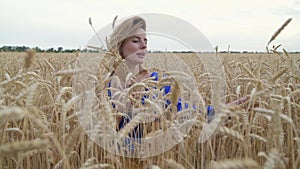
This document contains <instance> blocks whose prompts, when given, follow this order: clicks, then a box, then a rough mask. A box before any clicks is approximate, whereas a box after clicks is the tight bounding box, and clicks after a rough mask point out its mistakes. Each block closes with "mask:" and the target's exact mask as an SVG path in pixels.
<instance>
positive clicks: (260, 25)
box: [0, 0, 300, 51]
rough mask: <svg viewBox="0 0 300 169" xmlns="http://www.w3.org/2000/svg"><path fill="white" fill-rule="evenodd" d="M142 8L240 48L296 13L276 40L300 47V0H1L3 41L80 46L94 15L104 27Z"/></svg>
mask: <svg viewBox="0 0 300 169" xmlns="http://www.w3.org/2000/svg"><path fill="white" fill-rule="evenodd" d="M141 13H161V14H167V15H171V16H174V17H178V18H180V19H182V20H185V21H187V22H188V23H190V24H191V25H193V26H195V27H196V28H197V29H198V30H199V31H201V32H202V34H203V35H204V36H205V37H206V38H207V39H208V40H209V42H210V43H211V44H212V46H213V47H215V46H218V47H219V49H220V50H227V48H228V46H229V45H230V50H238V51H265V47H266V44H267V42H268V41H269V39H270V38H271V36H272V34H273V33H274V32H275V31H276V30H277V29H278V28H279V27H280V26H281V25H282V24H283V23H284V22H285V21H286V20H287V19H288V18H293V20H292V21H291V23H290V24H289V25H288V26H287V27H286V28H285V29H284V30H283V31H282V32H281V33H280V35H279V36H278V37H277V38H276V40H275V41H274V42H273V43H272V44H271V45H273V44H275V45H278V44H282V46H283V47H284V48H285V49H286V50H288V51H300V45H299V44H300V1H299V0H272V1H271V0H252V1H246V0H245V1H244V0H227V1H225V0H211V1H203V0H197V1H196V0H195V1H189V0H172V1H169V0H168V1H167V0H160V1H154V0H153V1H150V0H145V1H144V0H131V1H129V0H126V1H112V0H109V1H100V0H23V1H21V0H0V23H1V26H0V46H3V45H12V46H20V45H25V46H30V47H35V46H38V47H41V48H45V49H47V48H51V47H54V48H57V47H59V46H61V47H63V48H79V47H82V46H84V45H85V44H86V43H87V42H88V41H89V39H90V38H91V37H92V36H93V35H94V32H93V30H92V28H91V27H90V25H89V24H88V18H89V17H91V18H92V20H93V25H94V27H95V29H96V30H100V29H101V28H103V27H104V26H106V25H108V24H109V23H111V22H112V20H113V18H114V17H115V16H116V15H118V17H119V18H123V17H127V16H130V15H136V14H141ZM172 29H178V28H176V27H175V28H172ZM181 31H184V30H181ZM149 41H150V42H151V39H149Z"/></svg>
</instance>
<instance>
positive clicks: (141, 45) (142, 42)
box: [140, 41, 147, 49]
mask: <svg viewBox="0 0 300 169" xmlns="http://www.w3.org/2000/svg"><path fill="white" fill-rule="evenodd" d="M140 47H141V49H146V48H147V43H146V42H145V41H141V43H140Z"/></svg>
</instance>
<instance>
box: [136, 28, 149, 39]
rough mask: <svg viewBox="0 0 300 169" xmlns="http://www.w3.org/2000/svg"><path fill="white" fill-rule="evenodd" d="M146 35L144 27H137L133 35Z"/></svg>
mask: <svg viewBox="0 0 300 169" xmlns="http://www.w3.org/2000/svg"><path fill="white" fill-rule="evenodd" d="M135 36H136V37H145V36H146V32H145V30H144V29H142V28H140V29H137V30H136V31H135V32H134V35H133V37H135Z"/></svg>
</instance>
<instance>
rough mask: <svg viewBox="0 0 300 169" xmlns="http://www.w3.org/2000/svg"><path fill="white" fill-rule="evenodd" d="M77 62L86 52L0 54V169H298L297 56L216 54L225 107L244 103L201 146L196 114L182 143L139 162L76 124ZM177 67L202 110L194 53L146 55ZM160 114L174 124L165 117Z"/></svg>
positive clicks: (103, 109) (228, 111)
mask: <svg viewBox="0 0 300 169" xmlns="http://www.w3.org/2000/svg"><path fill="white" fill-rule="evenodd" d="M79 55H84V54H80V53H79V52H78V53H69V54H67V53H35V52H34V51H28V52H27V53H5V52H2V53H0V61H1V62H0V64H1V67H0V68H1V69H0V78H1V81H0V127H1V130H0V136H1V137H0V138H1V140H0V168H4V169H10V168H22V169H30V168H45V169H50V168H55V169H59V168H82V169H83V168H116V169H123V168H125V169H127V168H129V169H131V168H149V169H159V168H161V169H165V168H172V169H173V168H174V169H177V168H178V169H183V168H186V169H190V168H195V169H196V168H218V169H222V168H224V169H225V168H226V169H227V168H228V169H229V168H230V169H239V168H241V169H244V168H264V169H275V168H276V169H277V168H278V169H281V168H293V169H297V168H300V156H299V152H300V147H299V146H300V137H299V133H300V130H299V128H300V119H299V118H300V56H299V54H289V53H287V52H285V51H284V52H277V51H273V52H270V53H269V54H268V53H257V54H249V53H248V54H241V53H239V54H236V53H219V54H218V56H219V58H220V61H221V63H222V66H223V68H224V74H225V79H224V81H225V84H226V93H225V96H224V98H225V101H226V102H232V101H234V100H236V99H238V98H242V97H244V96H249V97H250V98H249V99H248V100H247V101H246V102H244V103H242V104H240V105H233V106H228V107H225V108H224V110H223V113H222V114H221V116H220V119H221V121H220V123H218V124H214V125H215V127H216V130H214V132H213V134H212V136H211V137H210V138H209V139H207V140H206V141H205V142H199V135H200V133H201V130H202V129H203V128H202V127H203V124H204V123H206V122H205V120H203V119H205V118H206V117H205V113H203V114H201V115H199V117H198V116H197V117H196V121H197V122H196V123H193V126H191V130H189V131H188V133H187V135H186V136H185V137H184V139H183V140H182V141H181V142H180V143H179V144H177V145H175V146H174V147H172V148H171V149H169V150H168V151H166V152H163V153H161V154H158V155H155V156H151V157H145V158H128V157H124V156H120V155H115V154H114V153H110V152H108V151H106V150H105V149H104V148H102V147H101V146H99V145H98V144H96V143H95V142H94V141H93V140H92V139H90V137H89V136H88V135H87V133H86V132H85V130H84V129H83V127H82V125H80V123H79V119H78V118H79V117H78V116H77V115H76V113H75V112H76V109H75V108H74V105H75V104H76V102H78V99H77V98H78V97H77V96H76V94H75V93H74V90H73V87H74V76H75V75H76V74H80V73H81V72H80V71H78V70H76V60H77V58H78V57H79ZM94 55H96V54H94ZM206 55H216V54H206ZM86 57H89V56H86ZM179 59H180V60H181V62H182V63H185V64H182V65H184V66H186V67H188V68H189V70H190V72H189V73H190V74H191V75H192V76H193V77H194V78H195V85H196V89H197V90H198V92H199V93H200V95H201V100H199V102H201V104H202V105H203V106H207V105H209V104H210V102H211V100H210V96H211V95H210V93H211V91H210V87H209V83H210V81H211V79H210V77H209V75H208V74H207V73H206V72H205V68H204V66H203V63H202V62H201V60H199V58H198V57H196V56H195V54H193V53H176V57H175V58H174V54H172V53H149V54H148V55H147V61H146V65H145V66H146V67H150V68H149V69H151V70H161V69H169V68H170V67H172V66H173V67H178V60H179ZM166 63H168V64H166ZM184 66H183V67H182V69H185V67H184ZM97 77H99V76H97ZM96 79H97V78H96ZM97 80H99V81H100V79H97ZM100 83H102V82H100ZM145 84H146V82H145ZM102 85H105V84H104V82H103V84H102ZM175 89H176V88H175ZM173 92H176V90H174V91H173ZM170 97H171V99H173V98H172V97H175V98H176V97H178V96H177V95H176V94H171V96H170ZM102 99H103V98H102ZM99 100H100V103H99V104H100V105H101V106H99V107H98V109H99V112H100V115H101V116H104V117H105V118H106V119H107V120H108V121H110V122H111V123H112V124H115V118H113V116H112V115H111V114H113V113H114V112H113V111H112V110H111V107H110V104H109V102H107V101H105V102H104V101H103V100H101V99H99ZM173 100H174V99H173ZM107 112H111V114H108V113H107ZM164 116H171V117H170V118H169V120H168V122H169V123H172V122H173V121H172V119H173V118H174V116H172V115H170V112H168V110H164V113H163V117H164ZM170 119H171V120H170ZM138 122H139V121H138ZM129 124H130V123H129ZM155 130H159V129H155ZM123 132H125V133H127V132H126V131H123ZM152 134H153V133H152ZM154 134H155V133H154Z"/></svg>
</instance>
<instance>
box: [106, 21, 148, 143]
mask: <svg viewBox="0 0 300 169" xmlns="http://www.w3.org/2000/svg"><path fill="white" fill-rule="evenodd" d="M107 46H108V48H109V51H110V57H116V59H114V61H113V62H114V63H112V64H113V71H112V72H111V74H110V76H111V79H112V80H111V81H110V83H109V84H108V86H109V88H110V89H109V90H108V95H109V97H110V98H111V99H113V100H117V101H119V102H121V103H123V104H118V105H117V104H113V107H114V108H116V109H117V111H118V112H121V113H123V115H124V114H125V116H122V117H118V118H117V124H118V126H117V130H121V129H122V128H123V127H124V126H125V125H126V123H129V122H130V120H131V119H132V118H133V115H132V106H133V104H132V103H127V99H125V98H122V97H121V96H120V93H122V91H124V90H126V89H128V88H129V87H130V86H131V85H132V84H133V83H138V82H141V81H142V80H144V79H146V78H149V77H151V76H153V75H154V74H153V73H152V74H151V73H150V72H149V71H148V70H146V69H145V68H144V67H143V66H142V64H143V63H144V61H145V57H146V52H147V36H146V22H145V20H144V19H143V18H141V17H138V16H134V17H131V18H129V19H127V20H125V21H123V22H122V23H121V24H120V25H118V26H117V27H116V28H115V29H114V31H113V33H112V34H111V36H110V38H109V40H108V44H107ZM128 77H130V78H128ZM111 89H114V90H111ZM115 90H117V91H120V92H116V91H115ZM118 93H119V94H118ZM134 97H135V99H136V100H141V99H142V97H141V96H140V97H139V96H137V95H135V96H134ZM129 136H130V137H134V138H141V137H142V136H143V127H142V126H141V124H138V125H137V126H136V127H135V128H134V129H133V131H130V133H129Z"/></svg>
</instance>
